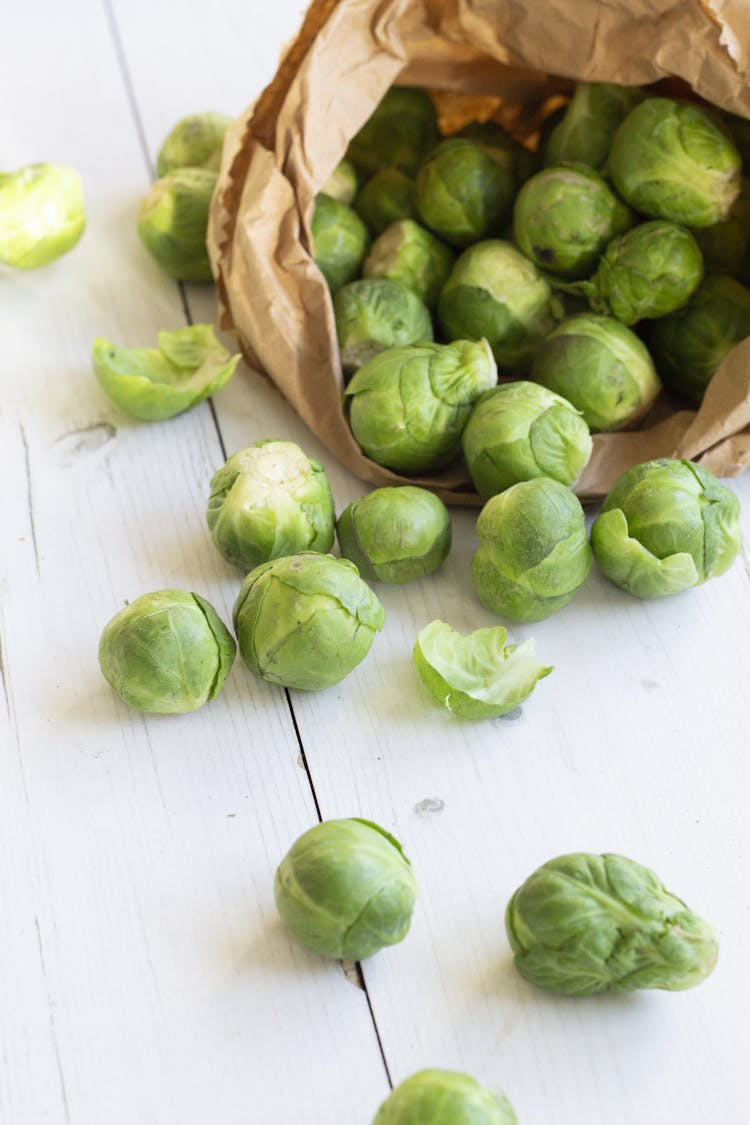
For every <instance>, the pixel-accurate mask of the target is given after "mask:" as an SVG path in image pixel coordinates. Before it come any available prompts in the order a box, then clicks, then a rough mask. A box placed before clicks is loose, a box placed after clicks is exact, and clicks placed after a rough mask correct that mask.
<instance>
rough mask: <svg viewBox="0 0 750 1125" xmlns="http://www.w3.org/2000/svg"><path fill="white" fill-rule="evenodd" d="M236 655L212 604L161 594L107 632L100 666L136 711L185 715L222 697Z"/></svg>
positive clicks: (139, 602) (146, 597) (128, 611)
mask: <svg viewBox="0 0 750 1125" xmlns="http://www.w3.org/2000/svg"><path fill="white" fill-rule="evenodd" d="M234 653H235V644H234V640H233V638H232V635H231V633H230V632H229V630H228V629H227V628H226V626H225V625H224V623H223V622H222V621H221V620H220V618H219V617H218V616H217V614H216V611H215V610H214V609H213V608H212V606H210V605H209V604H208V602H207V601H205V600H204V599H203V598H201V597H199V595H198V594H188V593H187V592H186V591H184V590H157V591H156V593H153V594H142V595H141V597H140V598H136V599H135V601H134V602H131V603H130V604H129V605H126V606H125V608H124V609H121V610H120V612H119V613H116V614H115V616H114V617H113V618H112V620H111V621H110V622H109V623H108V624H107V625H106V626H105V628H104V632H103V633H102V636H101V640H100V642H99V665H100V667H101V670H102V673H103V675H104V678H105V679H106V681H107V683H108V684H109V685H110V686H111V687H113V688H114V689H115V691H116V692H117V694H118V695H119V696H120V698H121V699H123V700H124V701H125V703H128V704H129V705H130V706H131V707H136V708H137V709H138V710H139V711H149V712H153V713H154V714H159V715H181V714H184V713H185V712H187V711H195V710H197V708H198V707H202V706H203V704H204V703H206V702H208V700H209V699H213V698H214V696H215V695H218V693H219V692H220V691H221V688H222V686H223V684H224V681H225V680H226V678H227V676H228V675H229V670H230V668H231V667H232V663H233V661H234Z"/></svg>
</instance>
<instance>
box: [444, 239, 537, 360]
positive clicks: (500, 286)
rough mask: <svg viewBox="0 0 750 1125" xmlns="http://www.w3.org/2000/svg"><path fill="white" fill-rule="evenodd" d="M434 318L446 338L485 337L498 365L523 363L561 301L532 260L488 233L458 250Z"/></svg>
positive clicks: (534, 347) (532, 350)
mask: <svg viewBox="0 0 750 1125" xmlns="http://www.w3.org/2000/svg"><path fill="white" fill-rule="evenodd" d="M438 318H439V320H440V325H441V327H442V330H443V334H444V335H445V337H446V338H447V339H448V340H458V339H469V340H472V339H473V340H479V339H482V338H484V339H486V340H487V341H488V342H489V344H490V347H491V348H492V351H493V354H494V356H495V359H496V360H497V363H498V366H499V367H500V368H501V370H502V371H507V372H515V371H518V370H519V369H523V368H524V367H526V366H527V365H528V363H529V361H530V360H531V357H532V356H533V355H534V353H535V351H536V349H537V348H538V347H539V345H540V344H541V342H542V340H543V339H544V337H545V336H546V335H547V333H548V332H550V331H551V329H552V328H553V327H554V325H555V323H556V321H557V320H558V319H559V303H558V301H557V298H556V297H555V296H554V295H553V293H552V288H551V286H550V284H549V282H548V281H547V280H546V278H545V277H543V275H542V274H541V273H540V272H539V270H538V269H537V268H536V266H535V265H534V263H533V262H530V261H529V260H528V258H525V257H524V255H523V254H521V252H520V251H519V250H517V249H516V247H515V246H513V245H512V243H510V242H503V241H502V240H500V239H488V240H487V241H486V242H478V243H477V244H476V245H475V246H471V247H469V249H468V250H465V251H464V253H463V254H462V255H461V256H460V258H459V259H458V261H457V262H456V264H455V266H454V267H453V270H452V272H451V275H450V277H449V278H448V281H447V282H446V283H445V285H444V286H443V290H442V292H441V294H440V299H439V301H438Z"/></svg>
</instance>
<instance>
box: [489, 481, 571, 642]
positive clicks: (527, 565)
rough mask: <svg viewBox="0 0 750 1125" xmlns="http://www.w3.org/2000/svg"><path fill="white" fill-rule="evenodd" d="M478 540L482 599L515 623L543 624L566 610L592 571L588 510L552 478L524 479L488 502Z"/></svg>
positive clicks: (493, 609) (496, 611) (501, 615)
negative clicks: (584, 512) (587, 524)
mask: <svg viewBox="0 0 750 1125" xmlns="http://www.w3.org/2000/svg"><path fill="white" fill-rule="evenodd" d="M477 536H478V538H479V548H478V550H477V551H476V553H475V555H474V558H473V559H472V562H471V577H472V582H473V584H474V589H475V591H476V593H477V597H478V598H479V600H480V601H481V602H482V604H483V605H486V606H487V608H488V609H490V610H492V612H493V613H497V614H498V615H499V616H500V617H508V618H510V619H511V620H514V621H542V620H543V619H544V618H545V617H549V616H550V615H551V614H553V613H556V612H557V611H558V610H560V609H563V608H564V607H565V606H566V605H567V604H568V602H570V601H571V599H572V598H573V596H574V595H575V593H576V591H577V590H578V589H579V588H580V587H581V586H582V585H583V583H584V581H585V579H586V575H587V574H588V572H589V570H590V568H591V548H590V547H589V542H588V539H587V538H586V524H585V521H584V515H583V508H582V507H581V505H580V502H579V501H578V500H577V499H576V497H575V496H574V495H573V493H572V492H571V491H570V490H569V489H567V488H565V486H564V485H562V484H559V483H558V482H557V481H556V480H550V479H549V478H548V477H536V478H535V479H534V480H529V481H521V483H520V484H514V485H513V486H512V487H511V488H508V489H506V490H505V492H501V493H499V494H498V495H497V496H493V497H492V499H491V500H488V501H487V503H486V504H485V506H484V507H483V508H482V511H481V512H480V514H479V519H478V520H477Z"/></svg>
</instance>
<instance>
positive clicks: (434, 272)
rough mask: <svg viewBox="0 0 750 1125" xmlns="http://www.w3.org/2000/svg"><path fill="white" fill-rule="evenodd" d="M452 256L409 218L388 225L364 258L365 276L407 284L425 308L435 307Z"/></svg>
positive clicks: (451, 262) (448, 270)
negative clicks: (384, 278)
mask: <svg viewBox="0 0 750 1125" xmlns="http://www.w3.org/2000/svg"><path fill="white" fill-rule="evenodd" d="M454 261H455V254H454V253H453V251H452V250H449V249H448V247H447V246H444V245H443V243H442V242H440V240H439V239H437V238H435V235H434V234H431V233H430V231H428V230H425V228H424V227H421V226H420V225H419V223H415V222H413V221H412V220H411V219H402V220H401V222H398V223H391V225H390V226H389V227H387V228H386V229H385V231H384V232H383V233H382V234H381V235H380V237H379V238H376V239H375V241H374V242H373V244H372V247H371V249H370V253H369V255H368V257H367V258H365V264H364V266H363V267H362V273H363V275H364V276H365V277H388V278H390V279H391V280H392V281H400V282H402V284H404V285H407V286H408V287H409V289H411V290H412V291H413V292H414V293H416V295H417V296H418V297H419V299H420V300H421V301H424V303H425V305H426V306H427V308H428V309H431V308H434V306H435V304H436V303H437V299H438V297H439V296H440V290H441V289H442V288H443V286H444V285H445V283H446V281H447V280H448V277H449V276H450V272H451V269H452V267H453V263H454Z"/></svg>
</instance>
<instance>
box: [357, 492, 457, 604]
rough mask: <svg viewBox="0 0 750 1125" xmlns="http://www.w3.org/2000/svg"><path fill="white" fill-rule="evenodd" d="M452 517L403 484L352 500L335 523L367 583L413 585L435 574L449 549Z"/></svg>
mask: <svg viewBox="0 0 750 1125" xmlns="http://www.w3.org/2000/svg"><path fill="white" fill-rule="evenodd" d="M451 531H452V529H451V518H450V516H449V515H448V509H447V508H446V506H445V504H444V503H443V501H442V500H440V499H439V498H438V497H437V496H435V495H434V493H432V492H428V491H427V489H425V488H415V487H414V486H413V485H410V484H405V485H401V486H400V487H397V488H376V489H375V490H374V491H373V492H370V493H369V494H368V495H367V496H363V497H362V499H361V500H354V501H353V502H352V503H351V504H349V505H348V506H347V507H346V508H344V510H343V512H342V513H341V515H340V516H339V519H338V523H337V525H336V533H337V535H338V540H339V545H340V547H341V554H342V555H343V556H344V557H345V558H347V559H351V560H352V562H353V563H356V565H357V567H358V569H359V572H360V574H361V575H362V577H363V578H365V579H366V580H367V581H368V582H411V581H412V580H413V579H415V578H423V577H424V576H425V575H426V574H432V572H433V571H434V570H437V569H438V567H439V566H441V565H442V564H443V563H444V562H445V560H446V558H447V557H448V552H449V551H450V549H451Z"/></svg>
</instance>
